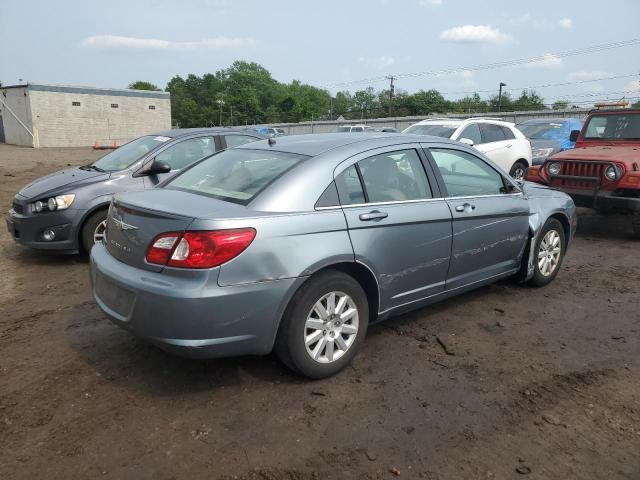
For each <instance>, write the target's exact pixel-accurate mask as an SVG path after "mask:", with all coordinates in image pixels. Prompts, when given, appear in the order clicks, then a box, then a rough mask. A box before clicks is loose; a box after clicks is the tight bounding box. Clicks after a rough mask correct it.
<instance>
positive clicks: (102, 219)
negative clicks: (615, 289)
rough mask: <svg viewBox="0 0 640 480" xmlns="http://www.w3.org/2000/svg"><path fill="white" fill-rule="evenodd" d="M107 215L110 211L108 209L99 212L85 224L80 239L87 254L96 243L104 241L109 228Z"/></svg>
mask: <svg viewBox="0 0 640 480" xmlns="http://www.w3.org/2000/svg"><path fill="white" fill-rule="evenodd" d="M107 214H108V211H107V210H106V209H104V210H98V211H97V212H95V213H93V214H92V215H91V216H90V217H89V218H87V220H86V221H85V222H84V225H83V226H82V233H81V235H80V239H81V240H82V248H83V250H84V251H85V253H87V254H88V253H90V252H91V248H92V247H93V246H94V245H95V244H96V243H101V242H102V241H103V239H104V232H105V230H106V228H107Z"/></svg>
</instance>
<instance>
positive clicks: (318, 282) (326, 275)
mask: <svg viewBox="0 0 640 480" xmlns="http://www.w3.org/2000/svg"><path fill="white" fill-rule="evenodd" d="M331 292H343V293H345V294H346V295H347V296H348V297H350V299H351V300H352V301H353V303H354V304H355V308H356V310H357V317H358V328H357V332H356V333H355V334H354V336H355V338H354V339H353V340H352V343H350V344H349V347H348V348H346V350H344V353H342V354H341V356H340V357H339V358H337V359H336V360H334V361H332V362H330V363H321V362H320V361H317V360H315V359H314V358H312V357H311V355H310V354H309V352H308V351H307V347H306V345H305V336H306V335H307V327H306V325H305V324H306V321H307V318H308V317H309V315H310V314H311V312H312V309H313V308H314V305H315V304H316V302H318V301H319V300H321V299H322V298H323V297H324V296H325V295H327V294H329V293H331ZM329 323H331V321H329ZM368 323H369V303H368V301H367V296H366V294H365V292H364V290H363V289H362V287H361V286H360V284H359V283H358V282H356V281H355V280H354V279H353V277H351V276H349V275H347V274H345V273H342V272H339V271H337V270H326V271H323V272H321V273H318V274H316V275H314V276H313V277H311V278H310V279H309V280H307V281H306V282H305V283H304V284H303V285H302V287H300V289H299V290H298V291H297V292H296V294H295V295H294V297H293V298H292V299H291V302H290V303H289V305H288V306H287V309H286V311H285V313H284V316H283V318H282V321H281V323H280V328H279V329H278V336H277V338H276V344H275V352H276V355H277V356H278V358H280V360H281V361H282V363H284V364H285V365H286V366H287V367H289V368H290V369H291V370H293V371H295V372H297V373H299V374H300V375H303V376H305V377H308V378H312V379H317V378H325V377H330V376H331V375H334V374H336V373H337V372H339V371H340V370H342V369H343V368H345V367H346V366H347V365H348V364H349V363H350V362H351V360H352V359H353V357H354V356H355V355H356V353H357V351H358V349H359V348H360V346H361V345H362V342H363V341H364V338H365V336H366V334H367V326H368ZM312 331H313V330H312ZM327 335H328V333H327ZM338 335H340V336H342V334H338ZM331 338H333V337H331ZM330 341H331V342H333V340H330ZM311 345H313V344H311ZM316 345H317V344H316ZM336 345H337V342H336ZM336 348H338V347H336ZM326 357H327V358H329V357H328V355H327V356H326Z"/></svg>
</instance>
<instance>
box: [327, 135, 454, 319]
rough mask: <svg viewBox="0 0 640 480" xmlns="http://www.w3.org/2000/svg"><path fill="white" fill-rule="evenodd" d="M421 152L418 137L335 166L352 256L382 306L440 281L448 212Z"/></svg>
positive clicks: (434, 288) (430, 290)
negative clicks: (373, 282) (372, 280)
mask: <svg viewBox="0 0 640 480" xmlns="http://www.w3.org/2000/svg"><path fill="white" fill-rule="evenodd" d="M423 155H424V154H423V153H422V152H421V150H420V148H419V145H415V144H412V145H401V146H397V145H396V146H393V147H385V148H381V149H376V150H372V151H369V152H366V153H363V154H359V155H357V156H355V157H352V158H351V159H349V160H348V161H346V162H344V163H343V164H341V165H340V166H339V167H338V168H337V169H336V175H335V178H336V184H337V186H338V193H339V196H340V202H341V205H342V208H343V211H344V214H345V217H346V220H347V226H348V230H349V236H350V239H351V243H352V245H353V250H354V252H355V258H356V261H358V262H359V263H362V264H364V265H366V266H367V267H368V268H369V269H370V270H371V271H372V272H373V273H374V275H375V276H376V279H377V282H378V286H379V289H380V311H381V312H384V311H385V310H389V309H391V308H394V307H398V306H401V305H404V304H409V303H412V302H414V301H417V300H420V299H422V298H425V297H428V296H431V295H434V294H436V293H439V292H441V291H443V289H444V285H445V280H446V275H447V271H448V268H449V256H450V250H451V213H450V212H449V208H448V206H447V203H446V201H445V200H444V199H443V198H441V197H440V194H439V190H438V187H437V184H436V181H435V177H434V175H433V172H432V171H431V167H430V166H429V165H428V164H425V162H426V157H424V156H423ZM425 166H426V167H427V170H425Z"/></svg>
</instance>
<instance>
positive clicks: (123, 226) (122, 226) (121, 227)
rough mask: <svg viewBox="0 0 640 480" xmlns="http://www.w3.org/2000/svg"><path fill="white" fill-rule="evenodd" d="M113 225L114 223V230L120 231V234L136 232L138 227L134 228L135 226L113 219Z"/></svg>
mask: <svg viewBox="0 0 640 480" xmlns="http://www.w3.org/2000/svg"><path fill="white" fill-rule="evenodd" d="M113 223H115V225H116V228H117V229H118V230H120V231H121V232H122V231H123V230H137V229H138V227H136V226H135V225H129V224H128V223H124V222H123V221H122V220H120V219H119V218H115V217H114V218H113Z"/></svg>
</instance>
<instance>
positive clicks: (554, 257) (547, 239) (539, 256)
mask: <svg viewBox="0 0 640 480" xmlns="http://www.w3.org/2000/svg"><path fill="white" fill-rule="evenodd" d="M564 248H565V239H564V228H563V227H562V224H561V223H560V222H559V221H558V220H556V219H555V218H550V219H549V220H547V223H545V224H544V226H543V227H542V230H541V231H540V234H539V235H538V239H537V240H536V247H535V255H534V274H533V278H532V279H531V283H532V284H533V285H536V286H538V287H541V286H544V285H547V284H548V283H550V282H551V281H552V280H553V279H554V278H555V277H556V275H557V274H558V271H559V270H560V265H561V264H562V260H563V258H564Z"/></svg>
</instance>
